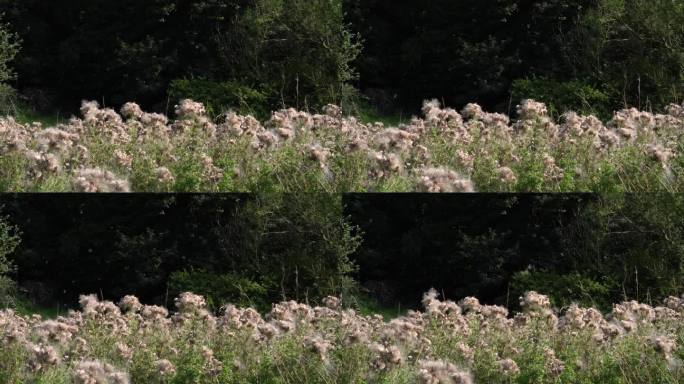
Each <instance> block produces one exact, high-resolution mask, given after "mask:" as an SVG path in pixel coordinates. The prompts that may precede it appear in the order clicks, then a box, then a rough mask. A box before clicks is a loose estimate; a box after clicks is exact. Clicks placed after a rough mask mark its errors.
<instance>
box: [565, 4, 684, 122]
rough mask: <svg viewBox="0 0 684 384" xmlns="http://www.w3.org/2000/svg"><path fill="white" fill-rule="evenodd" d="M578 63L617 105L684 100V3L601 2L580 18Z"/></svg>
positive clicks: (658, 105)
mask: <svg viewBox="0 0 684 384" xmlns="http://www.w3.org/2000/svg"><path fill="white" fill-rule="evenodd" d="M574 39H575V40H576V43H575V46H576V47H577V49H576V50H575V52H573V54H572V56H571V57H572V61H573V62H574V63H576V67H577V68H578V69H579V71H580V72H581V73H583V74H586V75H587V76H590V77H591V79H592V81H595V82H597V83H600V84H603V87H602V88H605V89H606V91H607V93H608V94H609V95H610V96H611V98H612V101H613V103H614V105H615V106H620V105H621V106H635V107H638V108H640V109H653V110H658V109H661V108H662V107H664V106H665V105H667V104H669V103H671V102H681V101H682V100H683V99H684V83H683V82H682V80H683V79H684V77H683V76H684V5H683V4H682V3H681V2H678V1H669V0H657V1H647V0H634V1H625V0H601V1H599V2H598V6H597V7H592V8H589V9H587V11H586V13H585V15H584V17H583V18H582V20H581V22H580V26H579V29H578V32H577V36H576V37H575V38H574Z"/></svg>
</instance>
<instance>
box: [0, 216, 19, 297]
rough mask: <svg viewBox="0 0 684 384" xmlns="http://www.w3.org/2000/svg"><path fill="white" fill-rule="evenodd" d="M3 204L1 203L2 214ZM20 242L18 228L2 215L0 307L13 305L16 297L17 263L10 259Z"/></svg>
mask: <svg viewBox="0 0 684 384" xmlns="http://www.w3.org/2000/svg"><path fill="white" fill-rule="evenodd" d="M1 209H2V206H1V205H0V214H1V213H2V211H1ZM19 243H20V238H19V232H18V229H17V228H16V227H15V226H13V225H11V224H10V221H9V220H8V218H7V217H5V216H0V308H7V307H12V306H13V305H14V303H15V299H16V294H17V291H16V283H15V281H14V273H15V272H16V271H15V265H14V263H13V262H12V260H11V259H10V256H11V254H12V252H14V250H15V249H16V248H17V246H18V245H19Z"/></svg>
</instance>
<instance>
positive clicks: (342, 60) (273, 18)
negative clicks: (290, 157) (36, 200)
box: [0, 0, 359, 112]
mask: <svg viewBox="0 0 684 384" xmlns="http://www.w3.org/2000/svg"><path fill="white" fill-rule="evenodd" d="M0 8H2V9H6V10H7V16H8V20H9V21H10V22H11V23H12V25H13V28H14V29H15V30H17V31H18V32H19V34H20V35H21V36H22V37H23V38H24V40H25V49H24V50H23V51H22V53H21V55H20V56H19V57H18V62H17V69H18V72H19V85H20V88H21V89H22V90H25V91H28V93H35V92H33V91H31V90H32V89H34V90H35V89H38V90H39V93H40V94H42V95H46V96H48V97H51V98H52V103H53V104H55V106H58V107H62V108H65V109H66V110H68V111H73V110H74V107H73V106H74V103H78V102H79V101H80V100H81V99H83V98H88V99H95V100H99V101H104V103H106V104H107V105H115V106H120V105H121V104H123V103H124V102H126V101H129V100H135V101H137V102H139V103H141V104H142V105H144V106H145V107H146V108H149V109H154V110H155V111H157V112H160V111H161V112H167V109H166V108H167V107H168V105H167V95H166V93H167V90H168V88H169V86H170V85H171V82H172V81H173V80H175V79H195V78H204V79H208V80H210V81H211V82H215V84H214V85H211V86H212V87H213V88H214V89H216V88H218V89H223V88H225V87H226V86H229V88H230V89H229V90H230V91H232V94H229V95H227V97H228V98H227V99H226V98H224V97H223V96H220V95H219V97H218V98H215V99H212V100H206V101H210V104H212V106H216V107H226V106H228V107H234V108H240V107H244V105H242V104H241V103H243V102H245V101H248V102H250V103H251V104H250V107H252V108H254V109H257V110H261V111H264V110H270V109H273V108H276V107H280V106H282V105H283V104H285V105H287V106H299V107H301V108H305V107H307V106H308V107H311V108H316V107H320V106H322V105H325V104H326V103H328V102H335V103H340V102H343V101H345V98H348V97H350V96H352V95H350V93H349V90H348V89H347V88H346V86H345V85H344V83H345V82H347V81H348V80H350V79H351V78H353V71H352V70H351V68H350V66H349V63H350V61H351V60H353V59H354V58H355V57H356V55H357V54H358V52H359V47H358V44H357V42H356V40H357V39H356V38H355V37H354V36H352V35H351V34H350V33H349V32H348V31H347V29H346V26H345V23H344V21H343V14H342V5H341V1H338V0H336V1H332V2H331V1H324V0H316V1H313V2H312V1H288V2H284V1H280V0H254V1H252V0H232V1H217V0H201V1H200V0H193V1H177V0H158V1H154V2H145V3H141V2H137V1H124V2H114V1H109V0H98V1H90V2H74V1H54V2H50V3H49V4H46V3H44V2H43V1H34V0H29V1H24V0H22V1H16V0H2V1H0ZM46 47H47V48H46ZM208 86H210V85H206V86H204V87H200V88H201V89H206V88H207V87H208ZM195 89H196V88H195ZM186 90H187V87H183V86H178V84H176V86H175V87H172V91H173V92H175V93H176V94H177V93H178V92H180V91H186ZM244 90H253V91H254V92H256V93H253V92H251V91H250V92H247V96H248V100H240V98H242V97H244V96H245V95H244V93H243V91H244ZM182 93H185V92H182ZM193 95H195V93H194V92H189V93H188V94H183V95H181V96H183V97H189V96H193ZM259 95H263V96H259ZM204 96H207V94H206V93H205V94H204ZM210 96H211V97H212V98H213V97H214V96H216V95H215V93H213V91H211V95H210ZM234 96H236V97H237V99H235V98H234ZM252 96H258V97H256V98H253V97H252ZM36 97H37V96H36ZM250 97H252V99H249V98H250ZM263 97H265V98H266V99H265V100H264V99H263ZM226 102H228V103H229V104H228V105H223V104H224V103H226ZM217 112H221V111H217Z"/></svg>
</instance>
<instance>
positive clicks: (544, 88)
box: [0, 0, 684, 117]
mask: <svg viewBox="0 0 684 384" xmlns="http://www.w3.org/2000/svg"><path fill="white" fill-rule="evenodd" d="M0 9H2V10H3V11H4V13H5V17H4V20H5V21H6V22H8V23H9V25H8V26H6V27H5V30H6V31H9V32H11V33H17V34H18V39H4V38H3V36H4V35H3V34H2V33H0V51H3V50H4V52H5V53H11V47H10V45H11V44H10V43H11V42H12V41H18V40H19V39H20V40H21V43H22V44H21V46H22V47H21V51H20V52H19V54H18V56H17V57H16V59H15V60H14V62H13V67H14V68H15V69H16V72H17V74H18V76H17V78H16V80H11V83H10V84H11V85H13V86H14V87H15V88H17V89H18V90H19V91H20V95H21V96H22V97H23V100H24V103H25V104H27V105H30V106H31V107H33V108H36V109H39V110H42V111H54V110H61V113H62V116H64V115H68V114H69V113H73V112H75V111H76V109H77V108H78V105H79V102H80V100H81V99H94V100H98V101H100V102H103V103H104V104H106V105H108V106H115V107H117V106H119V105H120V104H121V103H123V102H125V101H131V100H134V101H137V102H139V103H141V104H142V105H143V107H144V108H145V109H154V110H157V111H163V112H167V111H170V110H172V108H169V107H173V104H174V103H175V102H176V101H177V100H178V99H179V98H182V97H192V98H195V99H197V100H200V101H203V102H205V103H207V104H209V106H210V107H211V110H212V111H213V112H214V113H218V112H221V111H222V110H224V109H226V108H233V109H240V110H242V111H244V112H251V113H256V114H258V115H262V116H263V115H266V114H267V113H268V111H270V110H272V109H277V108H280V107H282V106H294V107H298V108H302V109H307V108H309V109H316V108H319V107H320V106H321V105H323V104H325V103H328V102H333V103H338V104H343V105H345V106H346V107H347V109H348V111H350V112H354V111H356V112H362V113H364V114H370V113H371V112H372V110H375V111H376V112H377V111H379V112H380V113H381V114H384V115H394V116H407V115H410V114H414V113H417V112H418V111H419V108H420V105H421V102H422V100H424V99H429V98H437V99H440V100H443V101H444V102H445V103H446V104H449V105H451V106H454V107H456V108H460V107H461V106H463V105H464V104H465V103H467V102H479V103H481V104H482V105H484V106H485V107H487V108H488V109H489V110H492V111H498V112H512V111H514V110H515V104H516V103H517V102H519V100H520V99H521V98H524V97H534V98H536V99H540V100H542V101H545V102H547V103H549V104H550V106H551V110H552V112H554V113H562V112H563V111H564V110H565V109H568V108H569V109H574V110H580V111H582V112H593V113H597V114H600V115H604V116H605V115H609V114H610V113H611V112H612V111H613V110H614V109H616V108H622V107H624V106H636V107H640V108H643V109H651V108H652V109H654V110H659V109H660V108H662V107H663V106H664V105H666V104H668V103H670V102H681V101H682V100H681V99H682V91H683V90H684V83H683V79H684V76H683V68H684V4H682V3H681V2H678V1H671V0H655V1H652V0H547V1H532V0H525V1H513V0H496V1H494V0H491V1H479V0H466V1H457V2H455V1H447V0H431V1H424V2H415V1H408V0H397V1H392V2H387V1H378V0H363V1H360V0H307V1H304V0H288V1H284V0H201V1H200V0H190V1H178V0H152V1H143V2H141V1H132V0H126V1H111V0H91V1H73V0H69V1H65V0H54V1H50V2H45V1H40V0H0ZM8 36H9V35H8ZM3 39H4V40H3ZM5 40H6V41H5ZM2 47H4V48H2ZM5 53H0V73H2V71H3V57H5V58H7V57H9V56H10V55H8V54H5ZM8 80H9V79H8V78H6V77H3V75H2V74H0V82H6V81H8ZM359 91H360V92H359ZM353 106H356V107H359V108H356V109H355V108H352V107H353ZM369 107H370V108H369ZM357 109H360V110H357ZM372 116H373V117H378V116H377V115H375V114H373V115H372Z"/></svg>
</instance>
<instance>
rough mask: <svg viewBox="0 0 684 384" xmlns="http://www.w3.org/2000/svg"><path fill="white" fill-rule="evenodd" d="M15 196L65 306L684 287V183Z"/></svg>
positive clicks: (385, 299)
mask: <svg viewBox="0 0 684 384" xmlns="http://www.w3.org/2000/svg"><path fill="white" fill-rule="evenodd" d="M0 204H2V205H3V206H4V209H3V213H4V214H5V215H6V216H7V217H6V220H5V222H6V223H8V224H9V227H8V228H12V227H14V228H17V229H18V230H19V231H20V233H19V238H20V240H21V242H20V244H19V245H18V246H17V247H16V249H15V250H14V252H12V253H10V255H9V259H10V260H11V261H13V264H14V265H15V266H16V267H17V268H16V271H14V272H11V273H9V276H10V277H11V278H12V279H14V280H16V281H17V282H18V288H19V293H20V294H21V295H22V297H26V298H29V299H30V300H31V302H33V303H37V304H39V305H41V306H45V307H52V308H54V307H55V306H57V305H61V306H66V307H68V306H73V305H75V304H76V300H77V297H78V295H79V294H82V293H97V294H98V295H101V296H103V297H106V298H110V299H118V298H119V297H122V296H123V295H125V294H130V293H134V294H136V295H138V296H140V297H141V298H142V299H143V300H144V301H147V302H154V303H160V304H167V303H169V300H171V299H172V298H173V297H174V296H175V295H176V294H177V293H179V292H181V291H184V290H192V291H195V292H198V293H202V294H204V295H206V296H207V297H208V298H209V303H210V305H211V306H212V307H213V308H214V309H218V308H219V307H220V306H221V305H222V304H224V303H226V302H233V303H238V304H242V305H253V306H256V307H258V308H261V309H267V308H269V307H270V303H271V302H274V301H279V300H282V299H296V300H301V301H309V302H317V301H318V300H319V299H320V298H321V297H323V296H325V295H328V294H335V295H341V296H342V297H343V298H344V300H346V301H347V303H348V304H349V305H353V306H359V307H361V308H367V307H368V306H369V305H370V306H371V307H373V308H380V309H382V308H384V309H385V310H387V311H390V312H391V311H392V310H393V311H395V313H396V310H397V309H398V308H404V309H405V308H415V307H418V306H419V305H420V299H421V296H422V294H423V293H424V292H425V291H427V290H428V289H429V288H431V287H434V288H436V289H437V290H438V291H439V292H441V293H443V294H444V295H445V296H447V297H449V298H455V299H459V298H462V297H465V296H470V295H476V296H477V297H479V298H480V299H481V300H482V301H483V302H487V303H497V304H502V305H506V306H508V307H509V308H512V309H513V308H516V306H517V305H518V303H517V298H518V296H519V295H520V294H521V293H523V292H524V291H525V290H531V289H534V290H538V291H541V292H545V293H548V294H551V296H552V299H553V300H554V304H556V305H558V306H563V305H567V304H569V303H571V302H580V303H583V304H589V305H596V306H599V307H601V308H604V309H608V308H610V304H611V303H612V302H615V301H619V300H624V299H639V300H643V301H647V302H654V303H655V302H657V301H658V300H660V299H662V298H663V297H666V296H667V295H671V294H677V293H681V291H683V290H684V257H683V256H682V247H683V246H684V243H682V239H684V224H683V223H682V221H681V217H682V214H684V195H673V194H662V195H658V194H653V195H618V196H607V195H606V196H600V195H592V194H584V195H577V194H575V195H573V194H570V195H535V194H522V195H505V194H504V195H498V194H456V195H444V196H441V195H437V196H436V195H421V194H396V195H386V194H377V195H376V194H350V195H345V196H339V195H324V194H309V195H282V194H278V195H192V194H188V195H131V196H122V195H98V196H93V195H84V194H74V195H50V194H28V195H25V194H17V195H2V196H0ZM0 238H2V236H0ZM5 243H6V242H5ZM0 253H1V252H0Z"/></svg>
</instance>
